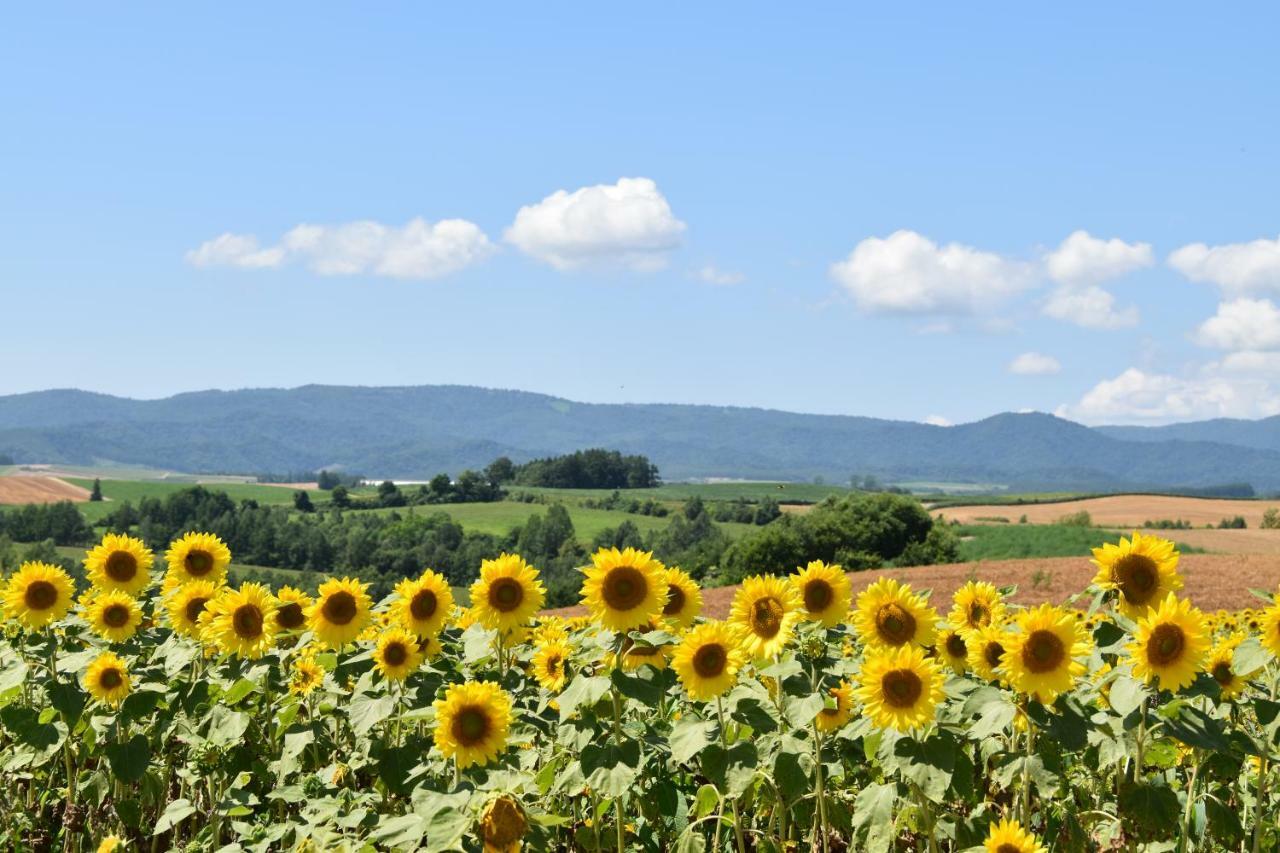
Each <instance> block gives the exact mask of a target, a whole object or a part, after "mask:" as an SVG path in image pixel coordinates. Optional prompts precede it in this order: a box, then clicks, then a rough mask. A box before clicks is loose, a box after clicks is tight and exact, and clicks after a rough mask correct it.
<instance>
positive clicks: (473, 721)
mask: <svg viewBox="0 0 1280 853" xmlns="http://www.w3.org/2000/svg"><path fill="white" fill-rule="evenodd" d="M432 704H433V706H434V707H435V709H436V731H435V743H436V748H437V749H439V750H440V752H441V753H443V754H444V757H445V758H452V759H453V760H454V761H456V762H457V764H458V767H460V768H462V767H470V766H471V765H473V764H481V765H484V764H488V763H490V762H491V761H493V760H494V759H496V758H497V757H498V754H499V753H500V752H502V751H503V750H504V749H506V746H507V729H508V727H509V726H510V725H511V698H510V697H509V696H507V694H506V693H505V692H504V691H503V690H502V688H501V687H499V686H498V685H497V684H495V683H493V682H492V681H468V682H466V683H464V684H451V685H449V689H448V690H446V691H445V694H444V698H443V699H437V700H436V701H435V702H434V703H432Z"/></svg>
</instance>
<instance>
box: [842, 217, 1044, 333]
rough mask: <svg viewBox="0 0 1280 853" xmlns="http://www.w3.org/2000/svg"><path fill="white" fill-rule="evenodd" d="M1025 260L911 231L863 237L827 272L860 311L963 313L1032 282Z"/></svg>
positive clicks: (1007, 294)
mask: <svg viewBox="0 0 1280 853" xmlns="http://www.w3.org/2000/svg"><path fill="white" fill-rule="evenodd" d="M1030 272H1031V271H1030V269H1029V268H1028V266H1027V265H1026V264H1023V263H1019V262H1016V261H1011V260H1008V259H1006V258H1003V257H1001V256H1000V255H997V254H994V253H991V252H983V251H980V250H978V249H974V248H972V247H971V246H965V245H962V244H960V243H949V244H947V245H945V246H938V245H937V244H936V243H934V242H933V241H932V240H929V239H928V238H927V237H924V236H922V235H920V234H917V233H916V232H914V231H895V232H894V233H893V234H890V235H889V236H888V237H885V238H880V237H868V238H867V239H865V240H863V241H862V242H860V243H859V244H858V245H857V246H855V247H854V249H853V251H852V252H850V253H849V257H847V258H846V259H845V260H843V261H838V262H836V263H834V264H832V265H831V269H830V273H831V276H832V278H834V279H835V280H836V282H838V283H839V284H840V285H841V286H842V287H844V289H845V290H847V291H848V292H849V294H850V295H851V296H853V298H854V301H855V302H856V303H857V305H858V307H859V308H861V309H862V310H864V311H886V312H897V313H912V314H969V313H975V312H978V311H980V310H982V309H983V308H987V307H990V306H992V305H994V304H996V303H998V302H1000V301H1001V300H1003V299H1005V298H1007V297H1009V296H1012V295H1013V294H1015V293H1018V292H1019V291H1021V290H1023V289H1024V288H1026V287H1028V286H1029V285H1030V284H1031V283H1032V276H1031V274H1030Z"/></svg>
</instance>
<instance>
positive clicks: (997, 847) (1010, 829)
mask: <svg viewBox="0 0 1280 853" xmlns="http://www.w3.org/2000/svg"><path fill="white" fill-rule="evenodd" d="M982 846H983V848H984V850H985V851H986V853H1045V849H1044V845H1042V844H1041V843H1040V840H1039V839H1038V838H1036V837H1035V836H1034V835H1032V834H1031V833H1030V832H1027V831H1026V830H1025V829H1023V828H1022V826H1021V825H1020V824H1019V823H1018V822H1017V821H1016V820H1008V819H1005V820H1001V821H1000V822H999V823H993V824H991V829H990V831H989V832H988V833H987V838H986V840H985V841H983V843H982Z"/></svg>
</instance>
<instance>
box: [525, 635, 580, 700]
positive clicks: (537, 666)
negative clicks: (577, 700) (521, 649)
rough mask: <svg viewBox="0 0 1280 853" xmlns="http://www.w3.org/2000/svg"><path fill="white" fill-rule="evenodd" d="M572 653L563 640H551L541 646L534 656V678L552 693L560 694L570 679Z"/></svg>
mask: <svg viewBox="0 0 1280 853" xmlns="http://www.w3.org/2000/svg"><path fill="white" fill-rule="evenodd" d="M571 653H572V650H571V649H570V648H569V644H568V643H566V642H564V641H563V640H558V639H556V640H550V641H548V642H546V643H544V644H543V645H541V646H539V647H538V651H536V652H534V655H533V677H534V678H535V679H536V680H537V682H538V683H539V684H541V685H542V686H543V687H544V688H545V689H547V690H548V691H550V692H551V693H559V692H560V691H561V690H563V689H564V685H565V681H566V679H567V678H568V669H567V666H568V663H569V656H570V654H571Z"/></svg>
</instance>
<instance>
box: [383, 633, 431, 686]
mask: <svg viewBox="0 0 1280 853" xmlns="http://www.w3.org/2000/svg"><path fill="white" fill-rule="evenodd" d="M373 665H374V668H375V669H377V670H378V672H380V673H382V677H383V678H386V679H387V680H389V681H403V680H405V679H406V678H408V677H409V676H410V675H411V674H412V673H413V672H414V671H415V670H417V668H418V667H419V666H421V665H422V653H421V652H420V651H419V650H418V637H417V635H416V634H411V633H409V632H408V631H406V630H405V629H404V628H400V627H395V628H390V629H388V630H386V631H384V632H382V635H381V636H380V637H378V644H377V645H376V646H375V647H374V649H373Z"/></svg>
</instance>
